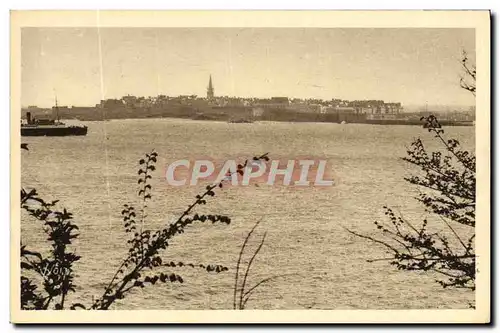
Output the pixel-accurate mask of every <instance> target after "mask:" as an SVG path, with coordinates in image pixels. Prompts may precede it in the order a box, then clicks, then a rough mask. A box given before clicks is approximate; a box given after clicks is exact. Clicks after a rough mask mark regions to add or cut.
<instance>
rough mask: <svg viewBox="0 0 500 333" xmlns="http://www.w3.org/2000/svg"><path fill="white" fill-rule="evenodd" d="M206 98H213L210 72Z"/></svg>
mask: <svg viewBox="0 0 500 333" xmlns="http://www.w3.org/2000/svg"><path fill="white" fill-rule="evenodd" d="M207 98H208V99H213V98H214V86H213V84H212V75H211V74H210V78H209V79H208V88H207Z"/></svg>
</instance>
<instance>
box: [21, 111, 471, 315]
mask: <svg viewBox="0 0 500 333" xmlns="http://www.w3.org/2000/svg"><path fill="white" fill-rule="evenodd" d="M86 125H87V126H88V127H89V133H88V135H87V136H86V137H62V138H57V137H43V138H34V137H27V138H23V142H26V143H28V144H29V147H30V151H29V152H26V151H23V152H22V185H23V187H25V188H30V187H35V188H37V190H38V192H39V193H40V195H41V196H42V197H43V198H45V199H47V200H54V199H60V200H61V204H62V205H63V206H64V207H66V208H67V209H68V210H69V211H71V212H73V214H74V217H75V221H76V223H77V224H78V225H79V227H80V237H79V238H78V242H77V243H76V251H77V252H78V254H80V255H82V259H81V260H80V261H79V262H78V263H77V267H76V276H77V278H76V283H77V284H78V290H77V293H76V295H74V296H72V301H77V300H80V301H82V302H83V303H85V304H89V303H90V301H91V299H92V296H93V295H94V296H98V295H100V294H102V291H103V288H104V287H105V285H106V282H109V279H110V278H111V276H112V275H113V273H114V272H115V270H116V269H117V265H118V264H119V261H120V259H122V258H123V257H124V256H125V254H126V251H127V247H126V239H127V238H126V235H125V232H124V230H123V227H122V226H123V222H122V220H121V215H120V212H121V209H122V206H123V204H125V203H127V204H135V205H136V207H140V203H139V200H138V198H137V196H136V193H137V189H138V188H137V169H138V160H139V159H140V158H141V157H142V156H143V155H144V153H146V152H150V151H151V150H152V149H153V148H154V149H155V150H156V151H157V152H158V154H159V160H158V163H157V171H156V172H155V173H154V179H153V186H154V188H153V190H154V191H153V200H152V201H151V204H150V205H149V206H150V207H149V215H148V219H147V221H146V227H148V228H153V229H154V228H158V227H160V226H161V225H162V224H163V223H167V222H169V221H171V220H172V219H174V218H175V217H176V216H178V215H179V213H181V212H182V211H183V210H184V209H185V208H186V207H187V205H188V204H190V203H191V202H192V201H193V198H194V196H195V195H196V194H197V193H199V192H201V191H202V190H203V188H204V186H205V185H206V184H203V183H201V184H199V185H198V186H195V187H171V186H169V185H168V184H167V182H166V180H165V179H164V177H163V173H164V171H165V168H166V166H167V165H168V163H170V162H172V161H174V160H177V159H193V158H196V157H200V156H201V157H210V158H211V159H215V160H220V161H224V160H225V159H232V158H236V157H240V158H241V159H245V158H247V157H251V156H254V155H258V154H261V153H264V152H269V154H270V156H271V158H272V159H279V158H282V159H284V158H287V159H288V158H290V157H292V158H293V157H295V156H315V157H319V158H325V159H327V160H328V161H329V165H331V167H332V169H333V173H334V175H335V178H334V180H335V185H334V186H332V187H329V188H321V189H319V188H302V189H300V190H299V189H297V188H293V187H284V186H273V187H271V186H265V185H263V186H249V187H233V188H224V189H223V190H222V191H220V192H219V193H218V194H217V196H216V197H215V198H211V199H210V200H209V203H208V204H207V205H206V206H205V207H203V208H202V209H200V210H199V211H200V212H211V213H216V214H227V215H229V216H230V217H231V218H232V223H231V225H229V226H225V225H201V224H200V225H195V226H192V227H191V228H189V229H188V230H187V232H186V233H184V234H182V235H180V236H178V237H176V238H175V239H174V240H173V241H172V242H171V247H170V248H169V249H168V251H167V252H165V253H164V255H163V257H164V260H168V261H177V260H182V261H184V262H193V263H204V264H222V265H225V266H228V267H229V268H230V270H229V272H224V273H221V274H213V273H206V272H204V271H201V270H193V269H179V270H177V271H176V272H177V273H178V274H180V275H182V276H183V277H184V279H185V280H186V283H184V284H182V285H169V284H164V285H163V286H155V287H152V288H145V289H143V290H140V291H138V292H137V293H135V294H134V295H131V296H130V298H127V299H126V300H127V302H125V303H122V304H117V305H116V307H115V308H116V309H230V308H231V307H232V292H233V291H232V290H233V289H232V288H233V284H234V275H233V274H234V266H235V264H236V261H237V257H238V253H239V249H240V246H241V243H242V242H243V239H244V237H245V235H246V233H247V232H248V231H249V230H250V229H251V227H252V226H253V224H254V223H255V222H256V221H257V220H259V219H261V218H263V222H262V223H261V225H260V227H259V228H258V229H257V231H256V233H257V235H259V236H261V235H262V234H263V233H264V232H267V237H266V242H265V245H264V246H263V248H262V250H261V252H260V254H259V257H258V259H257V260H256V261H255V263H254V265H253V268H252V271H251V276H250V279H251V281H250V284H253V283H255V282H257V281H259V280H260V279H263V278H265V277H268V276H270V275H275V274H288V273H289V274H293V275H290V276H287V277H284V278H281V279H278V280H275V281H274V282H271V283H269V284H266V285H263V286H262V287H261V288H260V289H258V290H257V291H256V292H255V294H254V296H253V298H252V299H251V300H250V301H249V302H248V305H247V307H248V308H254V309H304V308H314V309H390V308H463V307H467V301H470V300H473V297H474V295H473V294H472V293H470V292H467V291H457V290H444V289H442V288H441V287H440V286H439V285H437V284H436V283H433V281H434V278H435V277H433V276H430V275H423V274H417V273H415V274H408V273H404V272H398V271H397V270H396V269H395V268H394V267H392V266H389V265H388V264H387V263H386V262H382V261H379V262H375V263H367V262H366V260H367V259H374V258H383V257H385V256H387V255H386V253H385V251H384V249H383V248H379V247H377V246H374V245H372V244H369V243H367V242H366V241H365V240H363V239H360V238H357V237H353V236H352V235H350V234H348V233H347V232H346V231H345V230H344V228H350V229H353V230H356V231H359V232H364V233H367V234H374V233H375V229H374V226H373V221H375V220H384V214H383V213H384V210H383V208H382V207H383V206H384V205H389V206H391V207H394V208H396V210H400V211H401V213H402V214H404V216H405V217H407V218H411V219H412V220H413V221H415V222H416V223H418V221H420V220H421V219H422V218H424V217H425V216H426V213H425V212H424V211H423V210H422V208H421V207H420V206H419V205H418V204H417V203H416V202H415V200H413V199H412V198H413V197H414V196H415V194H416V192H415V189H414V188H413V187H411V186H409V184H407V183H406V182H405V181H404V180H403V177H404V176H405V175H408V174H409V173H410V172H414V171H415V170H414V169H413V168H411V167H410V166H408V165H407V164H405V163H404V162H403V161H401V160H400V157H403V156H404V155H405V152H406V146H408V145H409V144H410V143H411V141H412V139H413V138H415V137H418V136H421V137H422V139H425V140H424V142H425V143H426V144H428V145H429V147H431V148H432V147H437V145H436V143H435V142H434V141H433V140H432V137H431V136H430V134H428V133H427V132H426V131H425V130H424V129H422V128H420V127H417V126H370V125H361V124H348V125H339V124H323V123H321V124H316V123H299V124H290V123H271V122H262V123H254V124H228V123H223V122H201V121H186V120H172V119H144V120H113V121H108V122H88V123H86ZM447 134H449V135H450V136H453V137H455V138H458V139H459V140H460V141H461V142H462V143H463V144H464V146H465V147H466V148H473V147H474V128H473V127H457V128H449V129H447ZM21 235H22V241H23V243H26V244H28V246H31V247H35V248H36V247H41V246H44V243H45V241H44V238H45V235H44V234H43V232H42V231H41V227H40V225H39V224H38V223H36V222H35V221H33V220H32V219H30V218H29V217H26V215H23V218H22V234H21ZM258 240H259V239H256V240H255V241H254V242H253V243H251V244H250V245H251V246H252V248H251V249H249V250H253V249H254V248H255V246H257V244H256V242H257V241H258Z"/></svg>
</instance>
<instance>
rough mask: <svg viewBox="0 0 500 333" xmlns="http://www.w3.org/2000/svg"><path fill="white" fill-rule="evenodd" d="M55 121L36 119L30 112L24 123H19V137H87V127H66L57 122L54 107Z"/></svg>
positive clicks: (57, 118)
mask: <svg viewBox="0 0 500 333" xmlns="http://www.w3.org/2000/svg"><path fill="white" fill-rule="evenodd" d="M54 109H55V111H56V113H57V116H56V120H54V119H36V118H34V117H31V112H27V113H26V122H25V123H21V136H71V135H87V126H68V125H66V124H65V123H63V122H61V121H60V120H59V108H58V106H57V99H56V106H55V108H54Z"/></svg>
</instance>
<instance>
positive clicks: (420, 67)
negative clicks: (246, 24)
mask: <svg viewBox="0 0 500 333" xmlns="http://www.w3.org/2000/svg"><path fill="white" fill-rule="evenodd" d="M474 33H475V31H474V29H458V28H454V29H428V28H425V29H422V28H418V29H417V28H405V29H366V28H356V29H353V28H351V29H345V28H335V29H316V28H306V29H303V28H257V29H249V28H245V29H243V28H242V29H240V28H103V29H98V28H23V30H22V41H21V48H22V49H21V58H22V59H21V60H22V75H21V76H22V81H21V85H22V86H21V92H22V93H21V104H22V105H23V106H28V105H37V106H39V107H49V106H52V105H54V95H55V94H56V93H57V98H58V101H59V104H61V105H69V106H71V105H77V106H80V105H88V106H90V105H95V104H97V103H99V101H100V100H102V99H109V98H120V97H122V96H125V95H128V94H130V95H135V96H157V95H167V96H178V95H198V96H200V97H205V96H206V93H207V84H208V80H209V76H210V75H211V76H212V80H213V86H214V88H215V95H216V96H221V95H224V96H238V97H256V98H266V97H272V96H286V97H290V98H319V99H324V100H329V99H332V98H339V99H345V100H367V99H377V100H384V101H386V102H401V103H402V104H403V105H423V104H426V103H427V104H429V105H464V106H465V105H474V104H475V103H474V98H473V97H471V95H470V94H468V93H467V92H466V91H463V90H462V89H460V86H459V75H460V73H461V72H460V70H461V67H460V62H459V60H460V56H461V52H462V51H463V50H465V51H467V52H468V53H469V55H470V56H471V57H472V58H474V54H475V37H474Z"/></svg>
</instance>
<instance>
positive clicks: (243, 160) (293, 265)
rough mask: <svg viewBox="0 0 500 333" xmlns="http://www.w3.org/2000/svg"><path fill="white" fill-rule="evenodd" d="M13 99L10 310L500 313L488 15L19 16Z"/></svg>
mask: <svg viewBox="0 0 500 333" xmlns="http://www.w3.org/2000/svg"><path fill="white" fill-rule="evenodd" d="M10 112H11V162H10V163H11V170H12V171H11V222H10V223H11V244H10V246H11V265H10V277H11V286H10V287H11V295H10V304H11V305H10V309H11V315H10V320H11V322H13V323H16V324H23V323H489V322H490V320H491V316H490V308H491V304H490V303H491V300H490V282H491V281H490V167H489V166H490V12H488V11H467V10H462V11H420V10H416V11H98V10H96V11H12V12H11V110H10ZM19 193H21V196H20V198H19ZM476 219H477V220H479V224H478V225H477V226H476V223H475V222H476Z"/></svg>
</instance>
